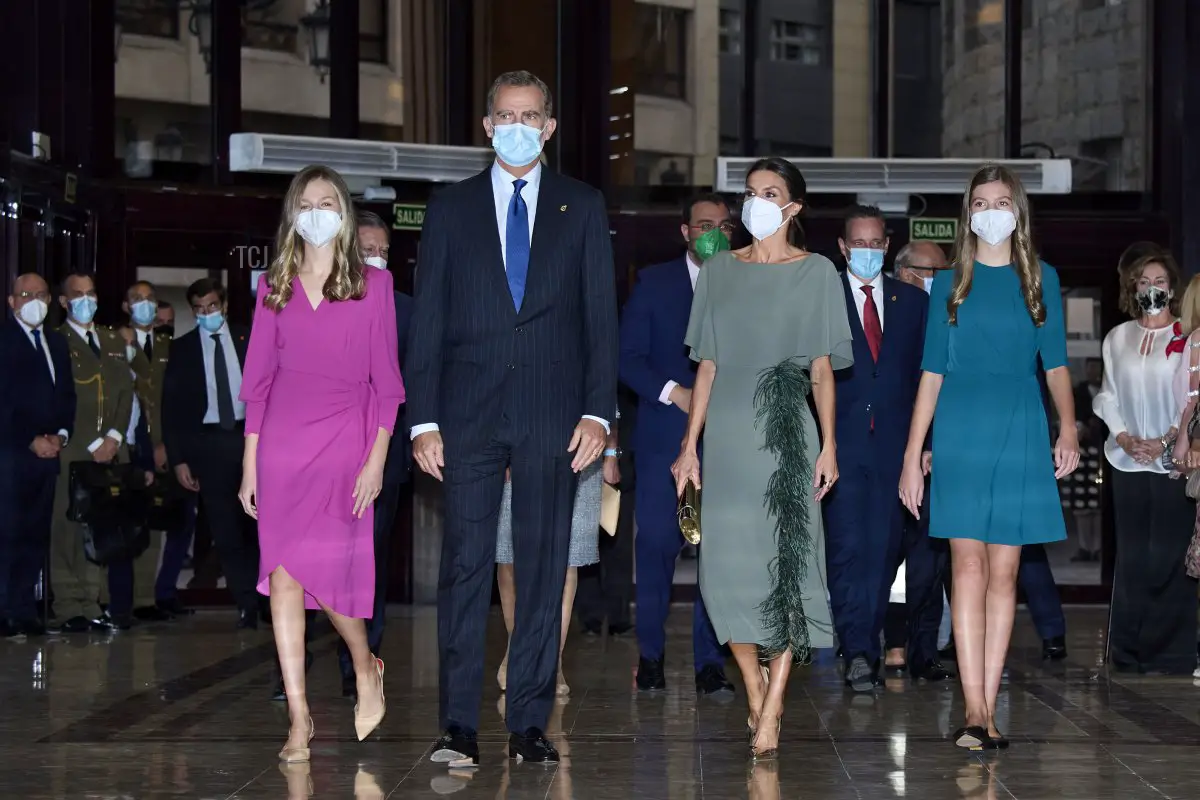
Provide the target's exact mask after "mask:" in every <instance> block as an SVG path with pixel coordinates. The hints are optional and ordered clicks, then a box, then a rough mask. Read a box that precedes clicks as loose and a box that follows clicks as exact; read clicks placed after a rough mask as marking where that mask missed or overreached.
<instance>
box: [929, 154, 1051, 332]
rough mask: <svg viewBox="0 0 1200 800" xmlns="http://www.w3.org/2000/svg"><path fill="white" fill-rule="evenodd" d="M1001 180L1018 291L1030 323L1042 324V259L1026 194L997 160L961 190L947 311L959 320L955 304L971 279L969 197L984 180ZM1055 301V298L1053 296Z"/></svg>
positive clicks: (967, 290) (972, 252) (963, 296)
mask: <svg viewBox="0 0 1200 800" xmlns="http://www.w3.org/2000/svg"><path fill="white" fill-rule="evenodd" d="M996 182H999V183H1003V184H1004V185H1005V186H1007V187H1008V190H1009V193H1010V195H1011V196H1012V202H1013V209H1012V212H1013V214H1014V215H1015V216H1016V218H1017V228H1016V230H1014V231H1013V235H1012V243H1011V247H1012V255H1013V261H1014V262H1015V263H1016V268H1017V277H1019V278H1020V279H1021V294H1022V295H1023V296H1024V297H1025V307H1026V308H1027V309H1029V316H1030V317H1031V318H1032V319H1033V324H1034V325H1036V326H1037V327H1039V328H1040V327H1041V326H1042V325H1043V324H1045V322H1046V304H1045V303H1043V302H1042V263H1041V261H1039V260H1038V254H1037V251H1036V250H1034V248H1033V237H1032V236H1030V233H1029V196H1028V195H1027V194H1025V187H1024V186H1023V185H1022V184H1021V179H1020V178H1018V177H1017V176H1016V175H1014V174H1013V173H1012V171H1011V170H1009V169H1008V168H1007V167H1005V166H1002V165H1000V164H984V165H983V166H982V167H980V168H979V169H978V170H977V171H976V172H975V175H974V176H973V177H972V178H971V183H970V185H968V186H967V191H966V193H965V194H963V201H962V213H961V214H960V215H959V219H958V236H957V238H956V239H955V242H954V256H953V257H952V259H951V263H952V264H953V265H954V288H953V289H951V290H950V297H949V298H947V300H946V311H947V312H949V315H950V324H951V325H957V324H958V307H959V306H961V305H962V304H963V301H964V300H966V299H967V295H969V294H970V293H971V279H972V278H973V277H974V274H975V242H976V238H975V232H974V231H972V230H971V198H972V196H973V195H974V194H975V190H976V189H977V188H979V187H980V186H983V185H984V184H985V183H996ZM1056 301H1057V300H1056Z"/></svg>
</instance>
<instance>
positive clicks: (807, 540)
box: [754, 361, 815, 663]
mask: <svg viewBox="0 0 1200 800" xmlns="http://www.w3.org/2000/svg"><path fill="white" fill-rule="evenodd" d="M811 389H812V381H811V380H810V379H809V376H808V373H806V372H805V371H804V370H803V369H801V368H800V366H799V365H798V364H796V363H795V362H794V361H781V362H780V363H778V364H776V365H775V366H773V367H768V368H767V369H765V370H763V371H762V372H761V373H759V377H758V386H757V387H756V389H755V391H754V409H755V422H754V427H755V428H756V429H759V430H761V431H762V432H763V434H764V440H765V441H764V444H763V449H764V450H768V451H770V452H771V453H773V454H774V455H775V457H776V458H777V459H778V461H779V466H778V467H777V468H776V470H775V472H774V473H772V475H771V479H770V480H769V481H768V482H767V491H766V494H765V495H764V500H765V506H766V509H767V511H769V512H770V513H771V515H772V516H773V517H775V541H776V544H777V545H778V548H779V554H778V555H777V556H776V557H775V558H774V559H773V560H772V561H771V564H770V574H771V584H772V585H771V593H770V594H769V595H768V596H767V599H766V600H764V601H763V602H762V604H761V605H760V606H759V613H760V614H761V615H762V622H763V626H764V627H765V628H766V632H767V637H766V638H767V641H766V642H765V643H764V644H763V645H762V658H763V659H764V660H767V659H771V658H775V657H777V656H779V655H780V654H782V653H784V652H786V651H787V650H788V649H791V651H792V658H793V660H794V661H795V662H796V663H807V662H808V660H809V658H810V657H811V655H812V648H811V643H810V639H809V635H808V618H807V617H806V616H805V614H804V598H803V586H804V580H805V577H806V573H807V572H808V562H809V559H811V558H812V557H813V554H814V553H815V548H814V545H813V538H812V526H811V524H810V516H809V515H810V514H811V513H812V509H811V504H812V498H813V485H812V481H813V465H812V464H811V463H810V462H809V460H808V458H807V455H806V454H807V452H808V448H807V444H808V443H807V441H806V440H807V438H808V437H807V435H806V431H805V423H806V421H807V419H808V416H809V410H808V394H809V392H810V391H811Z"/></svg>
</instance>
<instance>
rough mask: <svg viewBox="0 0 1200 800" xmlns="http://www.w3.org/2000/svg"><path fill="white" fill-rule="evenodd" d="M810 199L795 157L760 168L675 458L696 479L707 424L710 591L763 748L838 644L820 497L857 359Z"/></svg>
mask: <svg viewBox="0 0 1200 800" xmlns="http://www.w3.org/2000/svg"><path fill="white" fill-rule="evenodd" d="M804 196H805V185H804V177H803V176H802V175H801V174H800V171H799V170H797V169H796V168H795V167H794V166H793V165H792V164H791V163H789V162H787V161H785V160H783V159H779V158H768V159H762V160H760V161H758V162H756V163H755V164H754V165H753V166H752V167H751V168H750V172H749V174H748V176H747V178H746V200H745V204H744V206H743V208H742V223H743V224H744V225H745V226H746V228H747V230H749V231H750V233H751V234H752V235H753V236H754V243H753V244H751V245H750V246H749V247H746V248H743V249H742V250H738V251H734V252H729V253H720V254H718V255H716V256H714V257H713V258H711V259H709V260H708V261H706V262H705V263H704V267H703V269H701V270H700V276H699V279H698V280H697V282H696V293H695V295H694V297H693V300H692V315H691V320H690V322H689V324H688V332H687V337H686V340H685V341H686V343H687V345H688V346H689V347H690V348H691V355H692V358H693V359H694V360H696V361H698V362H700V363H699V368H698V370H697V373H696V382H695V386H694V387H693V389H692V405H691V412H690V414H689V416H688V427H687V434H686V436H685V439H684V442H683V446H682V449H681V451H680V454H679V458H678V460H676V462H675V464H674V465H672V467H671V471H672V473H673V474H674V476H675V481H676V485H677V488H678V489H679V491H681V492H682V490H683V487H684V486H685V484H686V483H687V481H688V480H689V479H690V480H692V481H694V482H695V483H696V485H697V486H700V474H701V470H700V461H699V459H698V457H697V444H698V442H699V440H700V434H701V431H703V433H704V487H705V488H704V497H703V508H702V510H701V528H702V536H703V541H704V546H703V547H702V548H701V550H700V591H701V592H702V593H703V596H704V604H705V607H706V608H707V609H708V614H709V618H710V619H711V620H712V624H713V629H714V630H715V631H716V633H717V638H718V639H719V640H720V641H721V643H722V644H724V643H728V644H729V645H730V648H731V649H732V650H733V655H734V658H735V659H736V660H737V663H738V667H739V668H740V669H741V672H742V678H743V680H744V682H745V685H746V695H747V700H748V702H749V706H750V717H749V719H748V720H747V725H748V726H749V728H750V736H751V742H752V744H751V755H752V756H753V757H754V758H757V759H762V758H770V757H772V756H774V755H775V754H776V751H777V748H778V745H779V725H780V716H781V714H782V711H783V698H784V691H785V687H786V683H787V679H788V675H789V673H790V671H791V666H792V663H793V661H800V662H803V661H807V659H808V657H809V655H810V651H811V650H812V649H814V648H827V647H832V646H833V623H832V618H831V615H830V610H829V600H828V593H827V591H826V582H825V534H824V531H823V530H822V525H821V499H822V498H823V497H824V496H825V495H826V494H827V493H828V492H829V489H830V488H831V487H832V486H833V483H834V481H836V480H837V477H838V470H837V456H836V447H835V443H834V429H833V425H834V423H833V420H834V382H833V371H834V370H835V369H843V368H845V367H848V366H850V364H851V363H852V361H853V356H852V350H851V341H850V323H849V322H848V320H847V316H846V301H845V297H844V294H843V291H842V286H841V282H840V281H839V279H838V277H837V273H836V272H835V270H834V267H833V264H832V263H830V261H829V260H828V259H826V258H825V257H824V256H820V255H815V254H813V253H810V252H808V251H807V250H806V249H805V248H804V244H803V232H802V231H801V229H800V224H799V221H798V219H797V215H798V214H799V213H800V211H801V210H802V208H803V207H804ZM810 391H811V392H812V394H813V399H814V401H815V404H816V408H817V416H818V417H819V421H820V434H821V436H820V437H819V436H818V428H817V423H816V421H814V420H813V416H812V412H811V411H810V410H809V406H808V401H807V398H808V394H809V392H810ZM762 662H766V663H767V665H768V670H766V671H764V670H762V668H761V666H760V664H761V663H762Z"/></svg>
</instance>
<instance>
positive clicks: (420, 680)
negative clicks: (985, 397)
mask: <svg viewBox="0 0 1200 800" xmlns="http://www.w3.org/2000/svg"><path fill="white" fill-rule="evenodd" d="M1106 616H1107V615H1106V613H1105V612H1104V611H1103V610H1100V609H1072V610H1070V611H1069V613H1068V626H1069V628H1070V637H1069V643H1070V649H1071V653H1070V658H1069V659H1068V661H1067V662H1065V663H1062V664H1053V665H1045V664H1043V663H1042V662H1041V661H1040V660H1039V653H1040V650H1039V643H1038V642H1037V641H1036V639H1035V638H1034V634H1033V631H1032V626H1031V625H1030V624H1029V621H1028V618H1027V617H1026V616H1024V615H1023V614H1022V616H1021V618H1020V619H1019V620H1018V623H1017V637H1018V638H1017V643H1016V646H1015V647H1014V650H1013V652H1012V655H1011V658H1010V662H1009V675H1008V681H1007V684H1006V688H1005V690H1004V693H1003V695H1002V708H1001V709H1000V724H1001V728H1002V729H1003V730H1005V731H1006V732H1008V733H1009V734H1010V735H1011V737H1012V739H1013V744H1012V748H1011V749H1010V750H1009V751H1007V752H1005V753H1000V754H988V755H982V754H970V753H966V752H963V751H961V750H958V749H956V748H955V747H953V746H952V745H951V744H950V743H949V742H948V741H947V738H946V737H947V736H949V733H950V731H952V730H953V729H954V728H956V727H957V726H958V724H959V719H960V717H961V704H960V702H959V701H958V700H957V697H956V691H955V689H954V687H952V686H938V685H921V686H918V685H914V684H911V683H909V682H907V681H904V680H893V681H889V682H888V684H887V686H886V687H885V688H884V689H883V690H881V691H880V692H879V694H878V695H877V696H874V697H869V696H868V697H862V696H860V697H849V696H847V695H846V694H844V693H843V690H842V685H841V679H840V676H839V674H838V670H837V667H836V665H835V664H834V662H833V660H832V654H831V653H825V654H822V656H821V657H820V658H818V660H817V662H816V663H815V664H814V665H813V666H811V667H808V668H805V669H802V670H800V671H798V673H797V674H796V675H795V677H794V678H793V680H792V683H791V687H790V692H789V696H788V701H787V710H786V714H785V718H784V732H783V741H782V749H781V757H780V759H779V761H778V762H777V763H774V764H766V765H760V766H757V767H753V768H751V767H750V765H749V764H748V763H747V759H746V756H745V751H746V744H745V738H744V734H743V730H744V725H745V718H746V713H745V709H744V707H743V706H742V704H741V699H742V698H741V695H740V693H739V695H738V696H737V697H736V698H733V699H730V700H724V701H722V700H713V699H708V698H703V699H697V697H696V695H695V694H694V693H693V691H692V689H693V686H692V681H691V674H690V664H689V661H690V645H689V642H688V638H689V636H690V628H691V623H690V613H688V610H687V609H684V608H677V609H675V610H674V612H673V615H672V621H671V631H670V645H669V654H668V680H669V681H670V683H669V686H668V691H667V692H666V693H665V694H663V695H660V696H651V697H647V696H638V695H637V694H636V692H635V691H634V690H633V688H632V685H633V680H632V676H633V665H634V663H635V661H636V656H637V652H636V644H635V643H634V642H633V641H632V639H631V638H608V639H601V638H595V637H591V638H589V637H584V636H578V635H573V637H572V639H571V640H570V642H569V644H568V647H567V657H566V676H567V679H568V681H569V682H570V684H571V687H572V694H571V696H570V698H569V699H567V700H565V701H564V702H562V703H560V704H559V705H558V707H557V709H556V713H555V715H554V719H553V720H552V723H551V731H550V732H551V734H552V738H553V739H554V740H555V741H556V743H557V744H558V746H559V748H560V750H561V752H562V754H563V756H564V759H563V763H562V764H561V765H560V766H558V767H557V768H549V769H548V768H545V767H541V766H536V765H530V764H522V765H519V766H517V765H510V764H509V762H508V761H507V760H506V759H505V758H504V729H503V722H502V718H501V709H502V706H501V698H500V694H499V692H498V690H496V689H495V685H494V683H493V682H492V680H491V678H490V676H491V675H493V674H494V672H495V667H496V665H497V663H498V661H499V659H500V657H501V656H502V655H503V634H502V631H503V627H502V625H501V624H500V620H499V617H498V616H497V617H496V619H495V620H494V624H493V626H492V630H491V632H490V649H489V654H490V656H491V658H490V662H489V670H488V674H489V681H488V690H487V692H486V695H485V697H486V699H485V715H484V724H483V730H482V732H481V743H482V749H483V758H484V759H485V761H484V765H483V766H482V768H481V769H480V770H478V772H477V773H475V774H474V775H471V774H461V775H451V774H448V773H447V772H446V770H445V769H444V768H441V767H439V766H437V765H434V764H431V763H429V761H428V759H427V757H426V756H427V754H428V752H429V749H430V745H431V744H432V743H433V741H434V739H435V738H436V736H437V734H438V730H437V718H436V717H437V687H436V682H437V657H436V619H435V615H434V613H433V611H432V610H431V609H426V608H416V609H410V608H400V607H397V608H393V609H392V613H391V618H390V622H389V631H388V638H387V641H386V644H385V650H384V654H383V655H384V657H385V658H386V660H387V665H388V669H387V690H388V701H389V712H388V717H387V720H386V721H385V722H384V725H383V727H382V730H381V735H380V736H378V737H375V738H372V739H371V740H369V741H367V742H365V743H362V744H359V743H358V742H356V741H355V740H354V735H353V726H352V721H351V707H350V704H349V703H348V701H345V700H343V699H342V698H341V697H340V687H339V681H338V675H337V667H336V662H335V656H334V646H335V638H334V635H333V634H332V632H331V631H330V629H329V628H328V627H326V626H322V627H321V628H320V629H319V631H318V633H317V636H316V639H315V642H314V650H315V652H316V655H317V658H316V663H315V665H314V667H313V670H312V673H311V675H310V679H309V686H310V697H311V703H312V706H313V712H314V714H313V715H314V719H315V723H316V730H317V735H316V739H315V740H314V741H313V757H312V763H311V765H305V766H294V767H291V768H290V769H281V768H280V766H279V765H278V764H277V762H276V757H275V753H276V751H277V750H278V748H279V746H280V744H281V743H282V741H283V737H284V733H285V728H286V717H285V712H284V707H283V705H282V704H280V703H272V702H270V701H269V699H268V693H269V689H270V682H271V671H272V658H271V654H272V644H271V640H270V630H269V629H264V630H260V631H256V632H242V633H235V632H234V631H232V630H231V628H232V621H233V620H232V617H231V614H230V613H229V612H221V611H212V612H206V613H203V614H200V615H197V616H196V617H194V618H191V619H189V620H186V621H180V622H174V623H166V624H158V625H144V626H142V627H139V628H135V629H134V630H131V631H127V632H124V633H120V634H117V635H114V636H106V635H84V636H82V637H69V638H48V639H42V640H29V641H24V642H0V753H3V758H0V786H2V787H3V792H2V794H3V797H5V798H9V797H11V798H22V799H23V800H35V798H85V799H87V800H101V799H102V798H114V799H115V798H138V800H141V799H142V798H166V797H182V798H244V799H245V800H250V799H251V798H256V799H257V798H272V799H273V800H274V799H279V800H289V799H290V798H305V797H315V798H357V799H358V800H363V799H364V798H384V797H387V798H422V797H436V796H439V795H444V794H452V793H453V794H456V795H457V797H458V798H461V799H462V800H467V799H468V798H489V800H490V799H491V798H508V799H509V800H518V799H520V800H524V799H525V798H546V799H547V800H566V799H567V798H579V799H580V800H610V799H613V798H619V799H620V800H659V799H661V800H675V799H676V798H678V799H679V800H691V798H712V799H716V800H727V799H733V798H753V799H754V800H775V799H776V798H782V799H783V800H792V799H794V798H819V799H820V800H841V798H862V799H865V800H876V799H879V800H882V799H883V798H902V797H903V798H918V800H941V799H942V798H962V797H979V798H1020V799H1021V800H1050V798H1064V799H1065V800H1072V799H1074V798H1087V800H1105V799H1106V798H1113V799H1118V798H1119V800H1140V798H1196V797H1200V766H1197V760H1196V757H1195V754H1196V752H1197V751H1196V749H1195V748H1196V746H1197V745H1200V687H1196V686H1193V683H1192V679H1191V678H1150V677H1125V676H1110V675H1108V674H1106V673H1105V671H1104V670H1103V669H1102V668H1101V667H1098V666H1097V665H1098V664H1099V655H1100V653H1101V652H1102V646H1103V630H1104V625H1105V622H1106Z"/></svg>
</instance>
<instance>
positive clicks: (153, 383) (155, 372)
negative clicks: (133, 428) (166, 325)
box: [131, 331, 171, 447]
mask: <svg viewBox="0 0 1200 800" xmlns="http://www.w3.org/2000/svg"><path fill="white" fill-rule="evenodd" d="M150 335H151V336H153V337H154V338H153V339H151V340H150V358H149V359H147V358H146V351H145V350H144V349H143V348H141V347H139V346H138V343H137V341H138V340H137V335H136V332H135V334H134V339H133V347H134V349H136V350H137V353H135V354H134V357H133V361H132V362H131V365H132V366H133V372H134V375H135V377H136V382H135V389H136V391H137V397H138V402H139V403H141V406H142V414H143V415H144V416H145V417H146V426H147V427H148V428H149V430H150V441H151V442H152V443H153V444H154V446H155V447H158V446H159V445H160V444H162V443H163V435H162V397H163V376H164V375H166V373H167V359H168V358H169V357H170V355H171V334H169V333H162V332H159V331H151V332H150Z"/></svg>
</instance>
